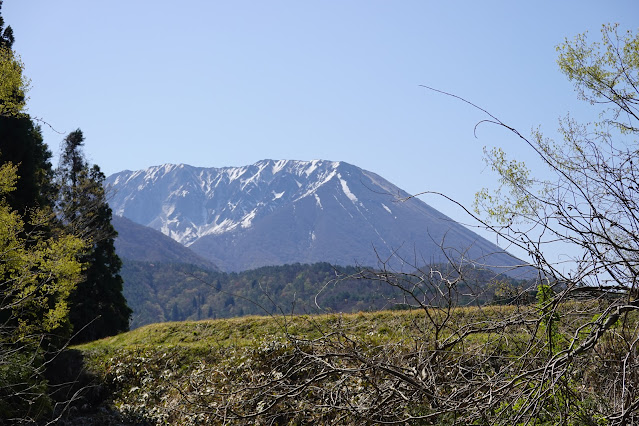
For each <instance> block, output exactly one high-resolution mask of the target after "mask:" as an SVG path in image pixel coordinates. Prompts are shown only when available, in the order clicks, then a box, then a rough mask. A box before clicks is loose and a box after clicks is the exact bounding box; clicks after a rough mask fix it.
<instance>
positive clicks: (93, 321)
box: [57, 129, 132, 343]
mask: <svg viewBox="0 0 639 426" xmlns="http://www.w3.org/2000/svg"><path fill="white" fill-rule="evenodd" d="M83 145H84V136H83V134H82V131H81V130H80V129H78V130H76V131H74V132H71V133H70V134H69V135H68V136H67V137H66V139H65V140H64V143H63V149H62V155H61V157H60V166H59V168H58V170H57V175H58V184H59V202H58V209H59V215H60V218H61V219H62V221H63V222H64V224H65V226H66V227H67V228H68V229H69V231H70V232H71V233H73V234H75V235H77V236H79V237H81V238H82V239H84V240H86V241H89V243H90V244H89V249H88V251H87V252H86V253H85V254H84V255H83V256H82V257H81V259H80V260H81V261H82V262H83V263H85V264H86V272H85V277H84V280H83V281H82V282H80V283H79V284H78V286H77V288H76V289H75V291H73V292H72V293H71V296H70V309H71V311H70V314H69V316H70V319H71V324H72V325H73V329H74V333H77V334H76V335H75V337H74V340H73V341H74V342H75V343H79V342H86V341H90V340H95V339H100V338H102V337H106V336H112V335H114V334H117V333H120V332H123V331H127V330H128V329H129V318H130V316H131V313H132V311H131V309H130V308H129V307H128V306H127V303H126V299H125V298H124V296H123V295H122V284H123V281H122V277H121V276H120V268H121V267H122V262H121V261H120V258H119V257H118V255H117V254H116V252H115V245H114V241H115V238H116V236H117V232H116V231H115V229H114V228H113V225H112V224H111V218H112V212H111V208H110V207H109V205H108V204H107V201H106V194H105V191H104V186H103V184H104V179H105V176H104V174H103V173H102V172H101V171H100V168H99V167H98V166H97V165H93V166H92V167H89V165H88V164H87V161H86V160H85V158H84V154H83V152H82V146H83Z"/></svg>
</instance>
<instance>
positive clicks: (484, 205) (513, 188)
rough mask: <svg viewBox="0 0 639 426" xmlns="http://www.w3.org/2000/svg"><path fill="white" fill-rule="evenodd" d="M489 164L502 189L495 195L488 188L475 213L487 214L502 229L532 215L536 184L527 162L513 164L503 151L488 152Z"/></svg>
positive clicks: (481, 194)
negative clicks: (495, 173) (496, 174)
mask: <svg viewBox="0 0 639 426" xmlns="http://www.w3.org/2000/svg"><path fill="white" fill-rule="evenodd" d="M484 154H485V156H486V162H487V163H488V164H489V165H490V166H491V168H492V169H493V171H495V172H497V173H498V174H499V176H500V178H499V181H500V186H499V188H498V189H497V190H495V191H494V192H490V191H489V190H488V189H486V188H484V189H482V190H481V191H480V192H478V193H477V194H476V195H475V211H476V212H477V213H479V212H480V211H484V212H486V213H487V214H488V215H489V216H490V217H491V218H492V219H493V220H495V221H496V222H497V223H499V224H501V225H507V224H509V223H512V222H513V221H514V220H517V219H518V218H521V217H525V216H527V215H530V214H532V213H533V212H534V211H535V209H536V208H537V202H536V201H535V197H534V196H533V195H532V192H531V190H532V189H533V186H534V182H533V181H532V180H531V179H530V171H529V170H528V168H526V165H525V164H524V163H523V162H519V161H516V160H509V159H508V158H506V154H505V152H504V151H503V150H502V149H501V148H493V149H491V150H488V149H487V148H484Z"/></svg>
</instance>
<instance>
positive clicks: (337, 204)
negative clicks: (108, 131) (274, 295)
mask: <svg viewBox="0 0 639 426" xmlns="http://www.w3.org/2000/svg"><path fill="white" fill-rule="evenodd" d="M106 183H107V185H109V186H110V187H111V188H112V189H113V190H114V191H115V192H114V195H113V196H112V197H111V207H112V209H113V211H114V213H115V214H118V215H122V216H125V217H128V218H129V219H131V220H133V221H134V222H137V223H139V224H142V225H145V226H149V227H151V228H154V229H156V230H159V231H161V232H162V233H163V234H165V235H168V236H170V237H171V238H173V239H174V240H176V241H179V242H180V243H182V244H184V245H186V246H187V247H189V248H190V249H191V250H193V251H194V252H195V253H197V254H199V255H200V256H202V257H204V258H206V259H208V260H209V261H211V262H213V263H215V264H216V265H218V266H219V267H220V268H221V269H223V270H227V271H240V270H247V269H252V268H256V267H260V266H267V265H278V264H279V265H281V264H288V263H296V262H300V263H314V262H318V261H326V262H331V263H335V264H340V265H348V264H350V265H352V264H359V265H365V266H387V267H392V268H402V267H404V266H405V265H411V266H416V265H423V264H425V263H432V262H440V261H442V260H443V259H445V258H446V257H452V258H455V259H457V260H463V261H464V262H466V261H467V262H470V261H476V262H478V263H479V264H480V265H483V264H490V265H491V266H505V267H507V268H509V267H513V266H515V265H518V264H521V261H520V260H518V259H516V258H514V257H512V256H511V255H509V254H508V253H506V252H504V251H503V250H502V249H500V248H499V247H497V246H496V245H495V244H493V243H491V242H489V241H487V240H485V239H484V238H482V237H480V236H479V235H477V234H475V233H473V232H472V231H471V230H469V229H467V228H465V227H464V226H463V225H460V224H458V223H456V222H454V221H453V220H452V219H450V218H449V217H447V216H446V215H444V214H443V213H441V212H439V211H437V210H435V209H434V208H432V207H431V206H429V205H428V204H426V203H424V202H423V201H421V200H419V199H418V198H411V197H410V195H409V194H408V193H407V192H405V191H403V190H401V189H400V188H399V187H397V186H395V185H393V184H392V183H390V182H389V181H387V180H386V179H384V178H383V177H381V176H379V175H377V174H375V173H373V172H370V171H367V170H363V169H361V168H358V167H356V166H354V165H351V164H349V163H345V162H340V161H326V160H312V161H297V160H261V161H258V162H256V163H254V164H251V165H247V166H241V167H222V168H213V167H210V168H206V167H194V166H189V165H186V164H178V165H175V164H164V165H160V166H153V167H150V168H147V169H143V170H137V171H123V172H119V173H116V174H113V175H111V176H109V177H108V178H107V180H106ZM398 200H401V201H398ZM380 262H381V265H380Z"/></svg>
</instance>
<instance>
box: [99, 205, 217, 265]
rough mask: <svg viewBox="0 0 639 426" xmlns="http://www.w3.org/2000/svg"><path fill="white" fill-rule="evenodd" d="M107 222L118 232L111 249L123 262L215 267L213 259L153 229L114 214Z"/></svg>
mask: <svg viewBox="0 0 639 426" xmlns="http://www.w3.org/2000/svg"><path fill="white" fill-rule="evenodd" d="M111 223H112V224H113V227H114V228H115V230H116V231H117V232H118V237H117V238H116V239H115V250H116V252H117V254H118V256H120V257H121V258H122V259H125V262H126V260H134V261H146V262H162V263H185V264H191V265H196V266H199V267H201V268H204V269H209V270H213V271H215V270H217V269H218V268H217V267H216V266H215V265H214V264H213V263H211V262H209V261H208V260H206V259H204V258H202V257H200V256H199V255H197V254H195V253H194V252H193V251H192V250H190V249H189V248H187V247H184V246H183V245H182V244H180V243H178V242H176V241H174V240H172V239H171V238H169V237H167V236H166V235H164V234H163V233H161V232H159V231H156V230H155V229H151V228H149V227H147V226H143V225H140V224H137V223H135V222H133V221H131V220H129V219H127V218H125V217H122V216H117V215H114V216H113V218H112V220H111Z"/></svg>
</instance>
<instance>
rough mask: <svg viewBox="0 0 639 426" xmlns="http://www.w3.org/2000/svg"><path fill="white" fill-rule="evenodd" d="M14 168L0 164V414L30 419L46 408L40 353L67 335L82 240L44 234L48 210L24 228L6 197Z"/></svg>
mask: <svg viewBox="0 0 639 426" xmlns="http://www.w3.org/2000/svg"><path fill="white" fill-rule="evenodd" d="M16 170H17V168H16V167H15V166H13V165H12V164H11V163H4V164H3V165H2V166H0V223H2V226H1V227H0V253H1V254H2V257H1V262H0V419H14V418H15V419H16V421H18V419H21V420H24V421H26V420H29V419H31V420H35V419H38V418H40V417H42V416H45V415H47V414H48V412H49V410H50V409H51V407H50V404H49V399H48V397H47V395H46V390H47V387H46V381H45V379H44V376H43V374H44V369H45V366H46V364H45V355H46V354H47V353H48V352H50V351H51V350H54V349H55V347H56V346H57V345H59V344H60V342H61V341H66V339H68V337H69V336H70V326H69V321H68V313H69V307H68V303H67V301H68V297H69V293H70V292H71V291H72V290H73V288H74V287H75V285H76V283H77V282H78V280H79V278H80V273H81V264H80V263H79V262H78V261H77V255H78V254H79V252H80V251H81V250H82V249H83V246H84V243H83V242H82V241H81V240H80V239H78V238H76V237H74V236H71V235H67V234H64V233H58V234H57V235H55V236H49V232H40V230H45V231H47V230H48V229H49V228H50V226H51V223H50V215H48V214H46V213H45V212H44V211H41V210H38V211H32V214H31V215H30V216H31V222H30V224H29V229H30V230H29V231H28V232H27V231H26V230H25V223H24V221H23V218H22V215H20V214H19V212H17V211H15V210H13V209H12V208H11V207H10V206H9V204H8V203H7V202H6V199H5V194H8V193H10V191H11V190H12V189H13V188H14V187H15V182H16V179H17V176H16Z"/></svg>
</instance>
